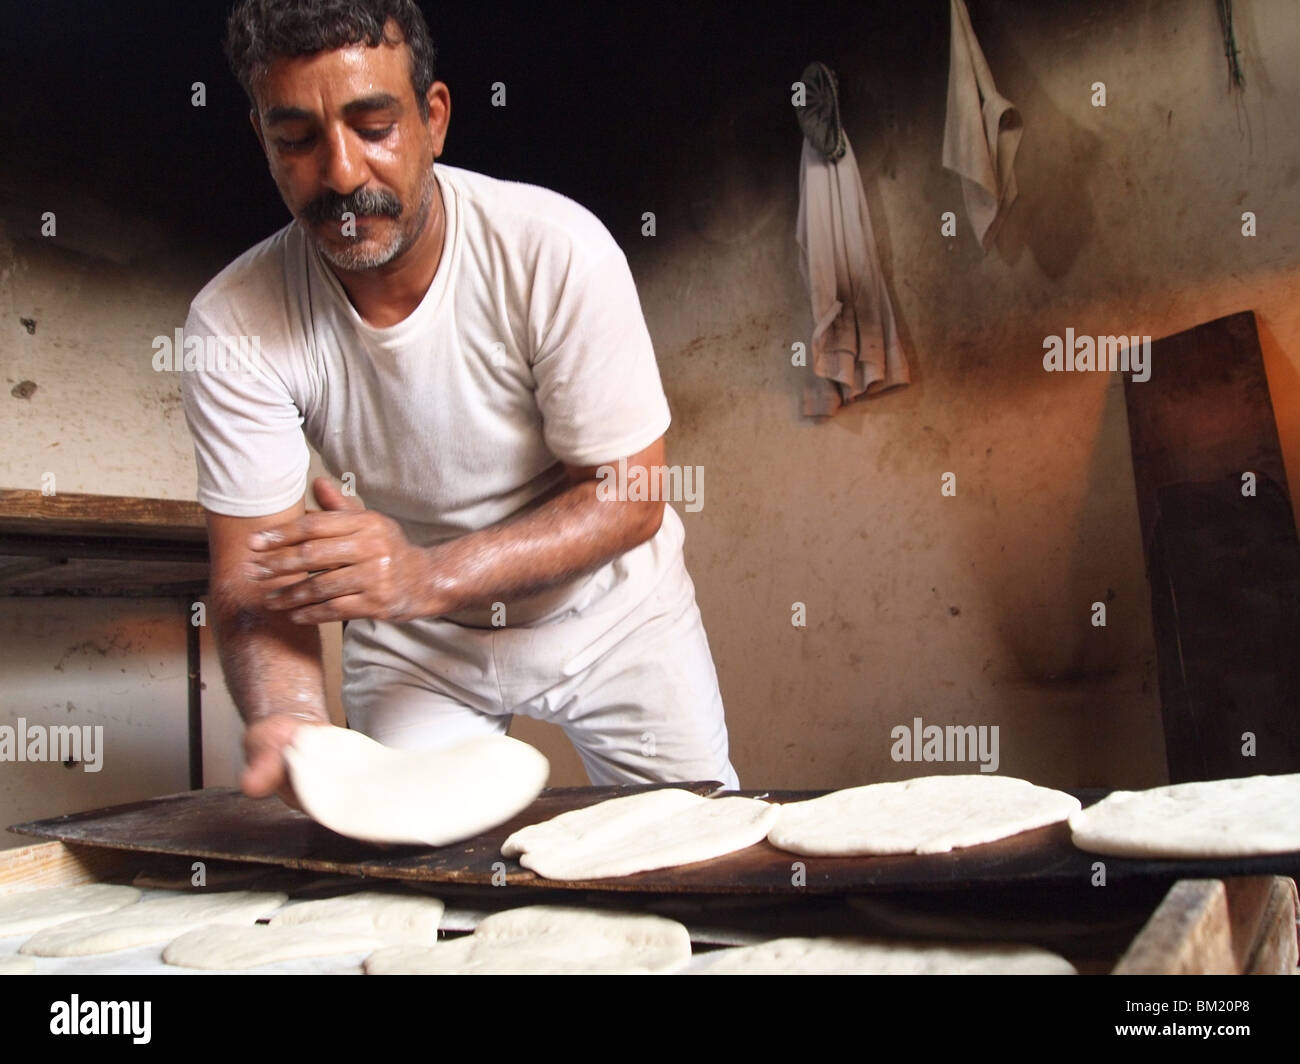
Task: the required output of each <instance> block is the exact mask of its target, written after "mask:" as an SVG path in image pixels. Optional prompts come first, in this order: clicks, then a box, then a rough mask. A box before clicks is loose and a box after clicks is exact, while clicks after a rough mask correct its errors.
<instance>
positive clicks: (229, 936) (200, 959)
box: [163, 923, 384, 971]
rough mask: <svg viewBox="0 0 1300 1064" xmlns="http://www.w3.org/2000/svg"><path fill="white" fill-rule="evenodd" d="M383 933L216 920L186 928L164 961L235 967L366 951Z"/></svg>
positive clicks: (214, 967)
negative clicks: (236, 924)
mask: <svg viewBox="0 0 1300 1064" xmlns="http://www.w3.org/2000/svg"><path fill="white" fill-rule="evenodd" d="M383 941H384V940H383V937H382V936H380V935H376V934H367V933H365V932H358V931H329V930H326V929H325V928H323V927H317V926H316V925H315V923H306V924H299V925H297V926H293V925H290V926H287V927H286V926H284V925H281V926H279V927H272V926H269V925H267V926H263V925H260V924H253V925H251V926H247V927H229V926H222V925H218V924H214V925H212V926H211V927H200V928H198V929H196V930H194V931H187V932H186V933H185V934H183V935H181V936H180V937H179V938H177V939H174V940H173V941H172V942H170V943H169V944H168V946H167V948H166V949H164V950H163V960H164V961H166V962H167V963H168V964H174V965H176V966H177V967H178V968H202V969H204V970H207V971H234V970H239V969H243V968H257V967H259V966H260V965H263V964H274V963H275V962H276V961H292V960H302V959H304V958H307V957H333V956H335V955H336V954H342V953H367V952H369V951H370V950H373V949H374V948H375V947H376V946H379V945H382V943H383Z"/></svg>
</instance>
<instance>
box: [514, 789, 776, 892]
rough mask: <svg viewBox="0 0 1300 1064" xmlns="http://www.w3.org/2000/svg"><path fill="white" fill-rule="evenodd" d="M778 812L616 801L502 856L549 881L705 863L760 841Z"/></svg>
mask: <svg viewBox="0 0 1300 1064" xmlns="http://www.w3.org/2000/svg"><path fill="white" fill-rule="evenodd" d="M779 814H780V807H779V806H776V805H772V804H771V803H769V802H760V801H758V800H757V799H754V798H737V797H732V798H703V797H701V796H700V795H698V794H692V793H691V792H690V791H686V790H682V789H681V788H679V787H678V788H674V787H669V788H664V789H662V790H657V791H645V792H643V793H641V794H630V795H627V796H626V797H623V798H611V799H609V800H608V801H604V802H599V803H597V804H596V805H592V806H588V807H586V808H585V809H574V810H572V811H571V812H568V813H561V814H560V815H559V816H557V817H553V818H552V819H550V820H546V821H543V822H542V823H540V824H531V825H529V826H528V827H525V828H520V830H518V831H516V832H515V833H514V834H513V835H511V836H510V837H509V838H508V839H506V841H505V843H504V845H502V847H501V854H502V856H504V857H516V856H518V857H519V863H520V864H521V865H523V866H524V867H525V868H530V869H532V870H533V871H534V872H536V873H537V874H538V875H539V876H545V877H546V878H547V879H565V880H576V879H605V878H608V877H610V876H626V875H631V874H632V873H634V872H647V871H650V870H651V869H655V868H671V867H675V866H677V865H684V864H691V863H693V862H695V861H707V860H710V859H711V858H714V857H721V856H722V855H724V854H728V853H734V852H735V851H736V850H743V849H744V848H745V847H746V846H752V845H753V844H754V843H756V842H759V841H761V840H762V838H763V837H764V836H765V835H766V834H767V833H768V831H769V830H770V829H771V827H772V825H773V823H775V821H776V818H777V816H778V815H779Z"/></svg>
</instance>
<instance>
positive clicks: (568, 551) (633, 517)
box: [425, 480, 664, 613]
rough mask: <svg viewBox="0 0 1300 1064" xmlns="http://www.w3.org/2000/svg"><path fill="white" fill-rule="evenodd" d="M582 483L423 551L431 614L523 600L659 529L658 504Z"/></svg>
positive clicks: (591, 482)
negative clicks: (616, 496) (609, 494)
mask: <svg viewBox="0 0 1300 1064" xmlns="http://www.w3.org/2000/svg"><path fill="white" fill-rule="evenodd" d="M598 486H599V485H598V484H597V482H596V481H594V480H585V481H581V482H579V483H577V484H574V485H572V486H571V487H569V488H568V489H567V490H565V491H563V492H561V493H560V494H558V495H556V496H555V497H554V498H552V499H549V500H547V501H546V502H544V503H542V504H541V505H540V506H538V507H536V508H535V509H532V510H529V511H528V512H526V513H524V514H521V515H519V516H516V517H511V518H509V519H507V520H506V521H504V522H502V523H500V524H497V525H492V526H491V527H489V528H485V529H482V530H480V531H478V532H471V533H469V534H468V535H464V536H459V537H457V538H456V539H453V540H449V541H448V542H446V543H440V544H437V545H436V546H433V547H428V548H426V549H425V550H426V559H427V562H428V567H427V572H428V574H429V576H428V581H429V593H430V594H429V601H430V611H429V612H430V613H454V612H456V611H457V610H461V609H466V608H470V607H476V606H487V605H491V604H492V603H494V602H508V601H509V600H511V599H520V598H526V597H527V596H529V595H532V594H536V593H537V592H539V591H544V590H546V589H547V588H550V587H554V586H556V585H557V584H562V583H564V582H565V581H566V580H571V579H572V578H574V577H575V576H578V575H580V574H581V573H585V572H590V571H592V570H594V569H598V568H600V566H602V565H604V564H605V563H606V562H608V561H610V560H611V559H612V558H616V557H618V555H620V554H622V553H624V552H625V551H628V550H631V549H632V548H633V547H635V546H637V545H639V544H641V543H644V542H645V541H646V540H647V539H649V538H650V537H651V536H653V535H654V534H655V532H656V531H658V529H659V525H660V522H661V521H662V519H663V507H664V504H663V503H661V502H622V501H620V502H615V501H604V500H601V499H600V498H598V497H597V494H596V489H597V487H598Z"/></svg>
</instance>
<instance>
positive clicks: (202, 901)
mask: <svg viewBox="0 0 1300 1064" xmlns="http://www.w3.org/2000/svg"><path fill="white" fill-rule="evenodd" d="M288 897H289V896H288V895H287V894H282V893H280V892H278V891H254V890H227V891H219V892H214V893H211V894H193V893H185V894H177V895H175V896H173V897H163V898H149V899H147V900H146V901H142V902H137V903H136V904H135V905H129V906H126V907H125V908H122V909H118V910H117V911H115V912H111V913H105V914H103V915H101V916H88V917H85V918H83V919H81V920H72V921H70V922H69V923H66V924H59V925H57V926H56V927H47V928H46V929H45V930H44V931H41V932H39V933H38V934H36V935H34V936H33V937H32V938H29V939H28V940H27V941H26V942H24V943H23V945H22V948H21V949H20V950H19V951H18V952H19V953H28V954H35V955H36V956H38V957H84V956H89V955H91V954H96V953H112V952H114V951H115V950H119V949H130V948H132V947H133V946H152V945H155V944H157V943H162V942H167V941H170V940H171V939H173V938H175V937H176V936H177V935H181V934H184V933H185V932H186V931H189V930H191V929H192V928H195V927H202V926H203V925H204V924H213V923H235V924H241V923H243V924H251V923H252V922H253V921H254V920H257V919H259V918H261V917H263V916H269V915H270V914H271V913H273V912H275V910H276V909H278V908H279V907H280V906H281V905H283V904H284V903H285V901H287V900H288Z"/></svg>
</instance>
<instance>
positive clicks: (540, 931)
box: [366, 905, 691, 975]
mask: <svg viewBox="0 0 1300 1064" xmlns="http://www.w3.org/2000/svg"><path fill="white" fill-rule="evenodd" d="M690 959H691V936H690V933H689V932H688V931H687V930H686V928H685V927H684V926H682V925H681V924H679V923H678V922H677V921H676V920H668V919H666V918H664V917H662V916H642V915H637V914H634V913H610V912H600V911H597V910H593V909H579V908H571V907H568V906H560V905H530V906H525V907H524V908H520V909H508V910H506V911H505V912H500V913H493V914H492V915H491V916H488V917H486V918H484V919H483V920H482V921H481V922H480V923H479V925H478V927H477V928H475V930H474V933H473V934H472V935H466V936H465V937H464V938H458V939H454V940H452V941H450V942H443V943H440V944H439V945H437V946H435V947H433V948H432V949H422V948H419V947H409V946H397V947H393V948H389V949H382V950H379V951H377V952H376V953H374V954H372V955H371V956H370V957H369V958H367V959H366V972H367V974H369V975H542V974H550V975H597V974H599V975H651V974H657V973H664V972H673V971H677V970H678V969H680V968H682V967H684V966H685V965H686V964H687V963H688V962H689V961H690Z"/></svg>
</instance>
